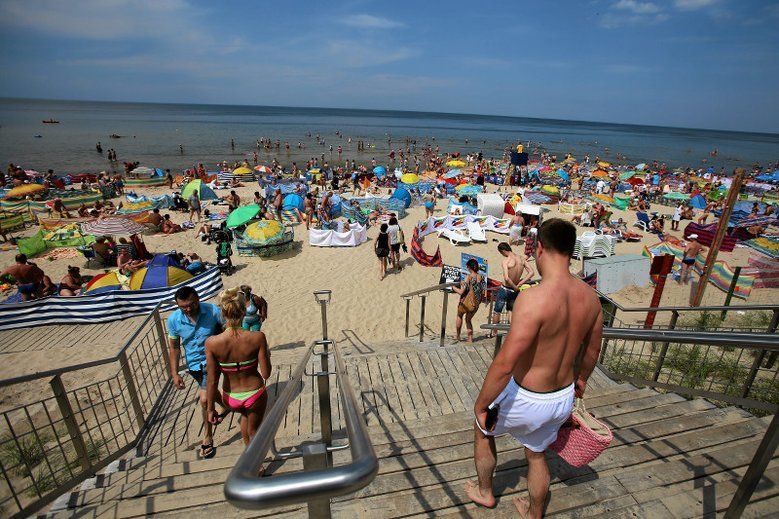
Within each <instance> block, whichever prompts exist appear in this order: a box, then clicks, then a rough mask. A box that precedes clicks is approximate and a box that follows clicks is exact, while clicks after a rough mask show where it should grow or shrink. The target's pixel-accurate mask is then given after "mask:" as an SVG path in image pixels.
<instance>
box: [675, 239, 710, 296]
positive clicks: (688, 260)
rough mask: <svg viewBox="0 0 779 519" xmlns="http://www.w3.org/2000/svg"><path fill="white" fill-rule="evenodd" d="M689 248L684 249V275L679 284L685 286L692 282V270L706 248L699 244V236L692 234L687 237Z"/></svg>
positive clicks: (680, 277) (681, 276) (682, 274)
mask: <svg viewBox="0 0 779 519" xmlns="http://www.w3.org/2000/svg"><path fill="white" fill-rule="evenodd" d="M687 240H688V241H687V247H686V248H685V249H684V256H683V257H682V273H681V275H680V276H679V283H680V284H681V283H684V284H685V285H686V284H687V283H688V282H689V281H690V269H692V267H693V265H695V258H696V257H697V256H698V254H699V253H701V252H702V251H704V250H706V248H705V247H704V246H703V245H701V244H700V243H698V235H697V234H691V235H689V236H688V237H687Z"/></svg>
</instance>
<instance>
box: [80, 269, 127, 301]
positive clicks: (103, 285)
mask: <svg viewBox="0 0 779 519" xmlns="http://www.w3.org/2000/svg"><path fill="white" fill-rule="evenodd" d="M126 279H127V278H125V277H124V276H122V277H121V278H120V275H119V273H118V272H117V271H115V270H113V271H111V272H106V273H104V274H98V275H97V276H95V277H93V278H92V279H90V280H89V283H87V286H86V287H85V288H84V293H85V294H89V295H95V294H104V293H106V292H111V291H113V290H122V288H123V287H124V281H125V280H126Z"/></svg>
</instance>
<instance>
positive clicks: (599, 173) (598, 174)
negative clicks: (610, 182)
mask: <svg viewBox="0 0 779 519" xmlns="http://www.w3.org/2000/svg"><path fill="white" fill-rule="evenodd" d="M592 176H593V177H598V178H608V176H609V174H608V173H606V172H605V171H603V170H602V169H596V170H595V171H593V172H592Z"/></svg>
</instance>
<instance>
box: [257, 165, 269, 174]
mask: <svg viewBox="0 0 779 519" xmlns="http://www.w3.org/2000/svg"><path fill="white" fill-rule="evenodd" d="M254 170H255V171H258V172H260V173H263V174H265V175H267V174H269V173H270V172H271V170H270V168H269V167H268V166H254Z"/></svg>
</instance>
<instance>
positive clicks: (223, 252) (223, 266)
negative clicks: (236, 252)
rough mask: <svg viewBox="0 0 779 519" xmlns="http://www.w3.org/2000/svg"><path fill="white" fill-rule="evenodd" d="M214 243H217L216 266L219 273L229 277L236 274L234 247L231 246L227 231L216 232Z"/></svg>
mask: <svg viewBox="0 0 779 519" xmlns="http://www.w3.org/2000/svg"><path fill="white" fill-rule="evenodd" d="M214 234H215V236H214V241H215V242H216V266H217V267H218V268H219V272H220V273H222V274H225V275H227V276H229V275H230V274H232V273H233V272H235V266H233V260H232V259H231V256H232V255H233V247H232V246H231V245H230V240H229V234H228V233H227V232H225V231H222V230H220V231H215V232H214Z"/></svg>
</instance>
